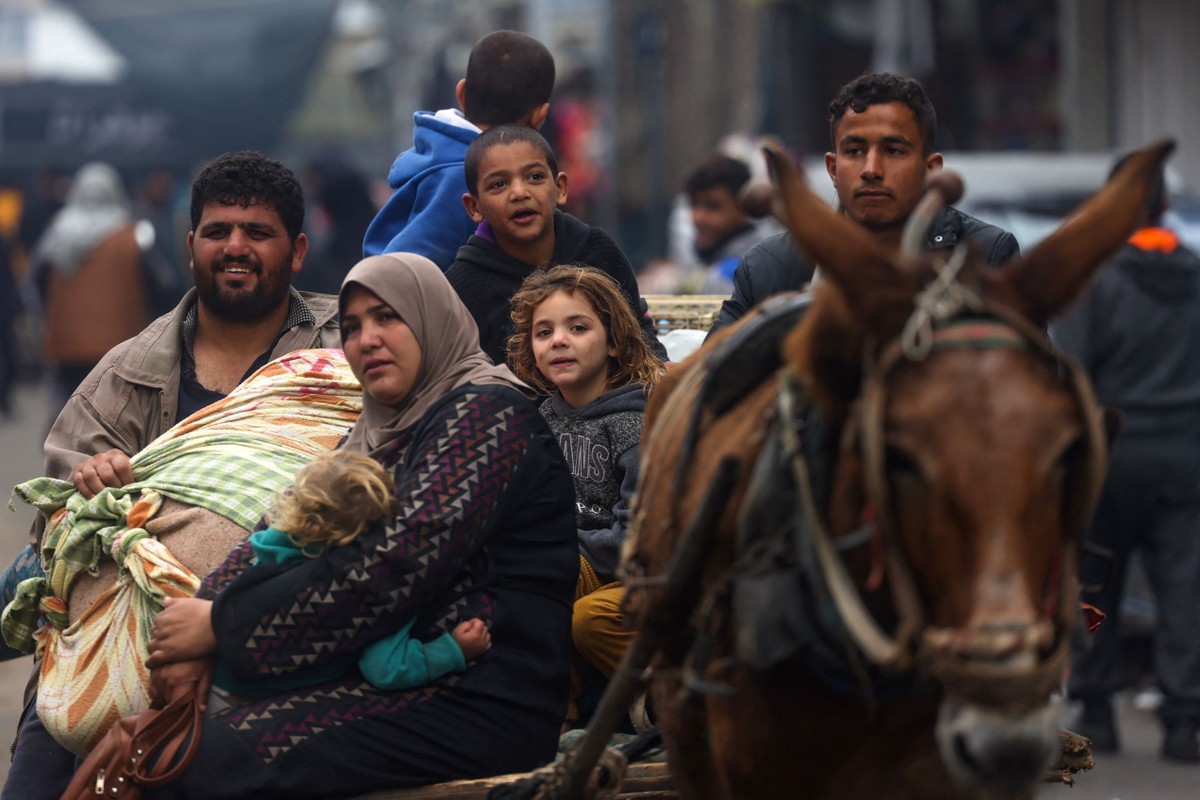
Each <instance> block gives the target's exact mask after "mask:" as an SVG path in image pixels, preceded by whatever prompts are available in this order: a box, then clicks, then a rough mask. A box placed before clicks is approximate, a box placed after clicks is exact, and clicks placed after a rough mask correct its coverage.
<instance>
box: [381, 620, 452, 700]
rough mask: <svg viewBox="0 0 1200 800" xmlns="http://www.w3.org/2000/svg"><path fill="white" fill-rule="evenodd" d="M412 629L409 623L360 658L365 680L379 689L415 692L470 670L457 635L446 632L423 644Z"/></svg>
mask: <svg viewBox="0 0 1200 800" xmlns="http://www.w3.org/2000/svg"><path fill="white" fill-rule="evenodd" d="M412 626H413V624H412V622H409V623H408V624H407V625H405V626H404V627H403V628H401V629H400V630H399V631H398V632H396V633H394V634H392V635H391V636H388V637H385V638H383V639H380V640H379V641H378V642H376V643H375V644H373V645H371V646H370V647H368V648H367V649H366V650H364V651H363V654H362V656H361V657H360V658H359V659H358V668H359V670H361V671H362V674H363V677H364V678H366V679H367V680H368V681H370V683H371V685H372V686H374V687H375V688H377V689H389V690H394V689H411V688H413V687H415V686H423V685H425V684H427V683H432V682H433V681H436V680H437V679H438V678H440V677H442V676H443V675H447V674H449V673H451V672H462V671H463V670H464V669H466V668H467V660H466V658H464V657H463V651H462V648H461V647H459V646H458V643H457V642H455V641H454V637H453V636H451V635H450V634H448V633H443V634H442V635H441V636H439V637H438V638H436V639H434V640H433V641H432V642H422V641H420V640H418V639H414V638H412V637H411V636H409V632H410V631H411V630H412Z"/></svg>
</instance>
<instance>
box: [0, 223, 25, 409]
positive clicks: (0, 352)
mask: <svg viewBox="0 0 1200 800" xmlns="http://www.w3.org/2000/svg"><path fill="white" fill-rule="evenodd" d="M21 309H22V304H21V297H20V293H19V291H18V288H17V281H16V277H15V276H14V274H13V262H12V246H11V245H10V244H9V242H8V237H7V236H5V235H3V234H0V417H8V416H9V415H11V414H12V394H13V388H14V387H15V386H16V382H17V369H18V354H17V332H16V330H15V328H14V323H15V322H16V319H17V317H18V316H19V315H20V313H21Z"/></svg>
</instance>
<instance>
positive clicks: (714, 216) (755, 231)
mask: <svg viewBox="0 0 1200 800" xmlns="http://www.w3.org/2000/svg"><path fill="white" fill-rule="evenodd" d="M749 182H750V168H749V167H748V166H746V162H744V161H741V160H739V159H736V158H731V157H730V156H727V155H723V154H721V153H718V154H716V155H713V156H710V157H709V158H706V159H705V160H704V161H702V162H700V164H698V165H697V166H696V168H695V169H693V170H692V172H691V173H690V174H689V175H688V177H687V181H686V182H685V183H684V191H685V192H686V194H687V198H688V206H689V207H690V209H691V214H692V227H693V228H694V229H695V239H694V240H693V244H694V247H695V251H696V257H697V259H699V261H700V263H701V264H703V265H704V275H703V279H702V280H701V281H700V285H699V293H700V294H724V295H728V294H731V293H732V292H733V273H734V270H735V269H737V265H738V262H739V261H741V259H742V256H743V255H745V254H746V251H747V250H749V249H750V248H751V247H753V246H754V245H756V244H758V243H759V242H761V241H762V240H763V239H764V238H765V237H766V236H767V235H769V234H770V233H771V232H772V231H771V229H770V228H768V227H765V226H764V225H760V224H759V223H757V222H755V221H754V220H752V219H750V217H749V216H748V215H747V214H746V212H745V211H743V210H742V205H741V202H740V198H739V194H740V192H741V191H742V189H744V188H745V186H746V184H747V183H749Z"/></svg>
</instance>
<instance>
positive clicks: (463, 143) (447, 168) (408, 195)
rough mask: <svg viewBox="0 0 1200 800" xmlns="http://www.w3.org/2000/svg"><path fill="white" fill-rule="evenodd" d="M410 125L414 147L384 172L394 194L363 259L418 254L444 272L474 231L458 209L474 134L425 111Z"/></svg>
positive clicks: (369, 231)
mask: <svg viewBox="0 0 1200 800" xmlns="http://www.w3.org/2000/svg"><path fill="white" fill-rule="evenodd" d="M439 113H441V114H442V115H443V116H444V115H445V113H446V112H439ZM413 120H414V128H413V146H412V147H411V148H409V149H408V150H405V151H404V152H403V153H401V154H400V155H399V156H397V157H396V161H395V163H393V164H392V169H391V171H390V172H388V185H389V186H391V187H392V189H393V190H394V191H393V192H392V196H391V199H389V200H388V201H387V203H386V204H385V205H384V207H383V208H381V209H380V210H379V213H378V214H376V215H375V219H374V220H372V221H371V224H370V225H369V226H368V227H367V233H366V236H365V237H364V238H363V256H364V257H365V256H376V255H379V254H381V253H417V254H419V255H423V256H425V257H426V258H428V259H429V260H430V261H432V262H433V263H435V264H437V265H438V266H439V267H441V268H442V270H443V271H445V270H446V269H448V268H449V266H450V265H451V264H452V263H454V256H455V254H456V253H457V252H458V248H459V247H460V246H461V245H463V244H464V243H466V241H467V239H468V238H469V237H470V236H471V234H472V233H474V232H475V223H474V222H473V221H472V220H471V218H470V217H469V216H468V215H467V212H466V209H464V208H463V204H462V196H463V193H464V192H465V191H466V190H467V185H466V179H465V177H464V176H463V161H464V159H465V158H466V155H467V146H468V145H470V144H471V142H472V141H474V139H475V137H476V136H478V135H479V131H478V130H471V129H470V128H465V127H462V126H461V125H455V124H454V123H452V122H449V121H446V120H445V119H442V118H439V117H438V116H436V115H434V114H433V113H431V112H429V111H418V112H417V113H416V114H414V115H413Z"/></svg>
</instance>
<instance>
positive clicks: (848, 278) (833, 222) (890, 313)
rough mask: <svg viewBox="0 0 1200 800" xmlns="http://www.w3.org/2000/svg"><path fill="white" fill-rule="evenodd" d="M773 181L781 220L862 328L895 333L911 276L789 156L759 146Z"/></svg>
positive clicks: (912, 287) (910, 291)
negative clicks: (835, 206) (812, 185)
mask: <svg viewBox="0 0 1200 800" xmlns="http://www.w3.org/2000/svg"><path fill="white" fill-rule="evenodd" d="M763 152H764V153H765V154H766V157H767V165H768V166H769V167H770V171H771V179H772V181H773V182H774V183H775V187H776V191H777V193H778V199H779V204H777V206H776V207H777V208H778V206H779V205H781V206H782V212H783V213H782V214H781V215H780V221H781V222H782V223H783V224H784V225H785V226H787V228H788V230H790V231H791V234H792V239H793V240H794V241H795V243H796V246H797V247H799V248H800V250H801V251H803V252H804V253H805V255H807V256H808V257H809V258H811V259H812V260H813V262H814V263H815V264H816V265H817V266H818V267H820V269H821V277H822V279H823V280H830V281H832V282H833V283H834V284H835V285H836V286H837V287H838V289H840V290H841V292H842V295H843V296H844V297H845V299H846V303H847V305H848V306H849V308H850V310H851V312H852V313H853V314H854V315H855V316H856V317H857V318H858V320H859V321H860V322H861V323H862V325H863V327H864V330H866V331H868V332H870V333H873V334H875V335H877V336H881V337H886V336H891V335H893V334H895V333H896V332H897V331H898V330H900V327H901V326H902V325H903V324H904V320H905V319H907V318H908V315H909V314H910V313H911V312H912V298H913V295H914V294H915V293H916V288H917V287H916V282H915V281H914V279H913V278H912V277H911V276H910V275H908V274H906V273H905V272H904V271H903V270H901V269H899V268H898V267H897V266H896V264H895V263H893V261H892V260H891V259H890V258H889V257H888V255H887V254H886V253H885V252H884V251H883V250H882V249H880V248H879V247H878V246H877V245H876V244H875V243H874V242H873V241H872V240H871V239H870V238H869V237H868V236H867V234H866V233H865V232H864V231H863V230H862V228H860V227H859V226H858V225H856V224H854V223H853V222H851V221H850V219H849V218H847V217H845V216H844V215H842V214H838V213H837V212H835V211H834V210H833V209H832V208H830V207H829V205H828V204H827V203H826V202H825V201H824V200H822V199H821V198H820V197H819V196H818V195H817V194H816V193H815V192H813V191H812V189H810V188H809V186H808V182H807V181H805V179H804V176H803V175H802V174H801V172H800V170H799V169H798V168H797V167H796V165H795V164H794V163H792V160H791V158H790V157H789V156H788V155H787V154H785V153H784V152H782V151H781V150H779V149H777V148H775V147H764V148H763Z"/></svg>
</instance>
